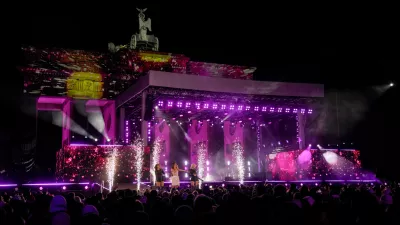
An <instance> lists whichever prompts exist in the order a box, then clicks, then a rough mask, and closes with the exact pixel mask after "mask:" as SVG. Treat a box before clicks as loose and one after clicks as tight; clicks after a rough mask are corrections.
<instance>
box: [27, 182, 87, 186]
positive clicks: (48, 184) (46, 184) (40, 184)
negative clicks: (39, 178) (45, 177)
mask: <svg viewBox="0 0 400 225" xmlns="http://www.w3.org/2000/svg"><path fill="white" fill-rule="evenodd" d="M66 185H89V182H87V183H38V184H22V186H66Z"/></svg>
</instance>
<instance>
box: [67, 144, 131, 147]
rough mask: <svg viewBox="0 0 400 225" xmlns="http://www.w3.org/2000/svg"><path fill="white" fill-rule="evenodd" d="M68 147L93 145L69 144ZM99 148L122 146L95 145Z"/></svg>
mask: <svg viewBox="0 0 400 225" xmlns="http://www.w3.org/2000/svg"><path fill="white" fill-rule="evenodd" d="M69 146H94V145H89V144H70V145H69ZM96 146H100V147H118V146H123V145H96Z"/></svg>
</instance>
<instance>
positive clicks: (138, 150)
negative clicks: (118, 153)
mask: <svg viewBox="0 0 400 225" xmlns="http://www.w3.org/2000/svg"><path fill="white" fill-rule="evenodd" d="M133 148H134V151H135V168H136V182H137V190H140V181H141V178H142V170H143V163H144V146H143V140H142V139H140V138H138V139H136V140H135V142H134V143H133Z"/></svg>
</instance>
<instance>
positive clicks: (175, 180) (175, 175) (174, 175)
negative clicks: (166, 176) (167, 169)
mask: <svg viewBox="0 0 400 225" xmlns="http://www.w3.org/2000/svg"><path fill="white" fill-rule="evenodd" d="M179 172H186V171H185V170H181V169H179V167H178V164H176V163H175V162H174V163H172V168H171V183H172V184H171V186H172V188H179V185H180V183H179Z"/></svg>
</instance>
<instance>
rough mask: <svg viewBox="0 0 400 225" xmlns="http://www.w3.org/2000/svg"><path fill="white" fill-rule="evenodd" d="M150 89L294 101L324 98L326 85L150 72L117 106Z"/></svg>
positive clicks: (118, 100) (118, 98) (118, 101)
mask: <svg viewBox="0 0 400 225" xmlns="http://www.w3.org/2000/svg"><path fill="white" fill-rule="evenodd" d="M149 87H160V88H167V89H179V90H191V91H194V92H208V93H216V94H218V93H220V94H231V96H232V97H233V96H235V95H236V96H244V95H251V96H274V97H281V98H290V99H293V98H302V99H304V98H322V97H324V85H323V84H305V83H285V82H270V81H254V80H237V79H229V78H220V77H206V76H196V75H187V74H179V73H169V72H161V71H150V72H149V73H148V74H147V75H146V76H144V77H141V78H140V79H139V80H138V81H137V82H136V83H135V84H134V85H132V86H131V87H129V88H128V89H127V90H126V91H124V92H123V93H121V94H120V95H119V96H118V97H117V98H116V106H117V107H121V106H123V105H124V104H126V103H128V102H129V101H131V100H133V99H135V98H136V97H137V96H138V95H139V94H141V93H142V92H143V91H144V90H146V89H147V88H149Z"/></svg>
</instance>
